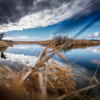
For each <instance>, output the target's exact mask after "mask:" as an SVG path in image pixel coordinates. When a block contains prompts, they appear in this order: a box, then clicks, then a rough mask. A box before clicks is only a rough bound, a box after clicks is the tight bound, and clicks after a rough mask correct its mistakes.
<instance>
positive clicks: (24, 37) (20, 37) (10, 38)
mask: <svg viewBox="0 0 100 100" xmlns="http://www.w3.org/2000/svg"><path fill="white" fill-rule="evenodd" d="M27 38H28V37H27V36H25V35H24V36H19V37H5V38H3V40H19V39H27Z"/></svg>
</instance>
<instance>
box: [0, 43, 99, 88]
mask: <svg viewBox="0 0 100 100" xmlns="http://www.w3.org/2000/svg"><path fill="white" fill-rule="evenodd" d="M44 49H45V47H43V46H41V45H37V44H19V45H14V46H12V47H8V48H7V49H4V50H0V52H1V58H0V65H7V66H8V67H10V68H12V69H13V70H15V69H16V68H17V67H19V66H20V68H22V67H23V66H24V64H25V63H26V62H29V65H31V66H33V67H34V65H35V63H36V61H37V60H38V57H37V55H38V54H39V56H40V55H41V53H42V51H43V50H44ZM61 53H62V55H63V56H64V57H65V58H66V59H67V60H68V61H69V62H70V63H71V65H72V67H74V70H73V72H74V73H77V74H81V75H84V76H89V77H93V75H94V73H95V71H96V69H97V66H98V65H99V63H100V46H93V47H86V48H77V49H70V50H66V51H62V52H61ZM52 59H54V60H56V61H57V62H61V63H62V64H63V63H65V62H64V61H63V60H62V59H61V58H60V57H59V56H58V55H56V56H55V57H53V58H52ZM61 63H60V64H61ZM96 77H97V78H98V79H100V68H98V71H97V74H96ZM76 81H77V82H78V83H81V84H83V85H81V86H80V87H84V86H85V85H86V84H87V83H86V82H85V81H84V80H81V79H79V78H77V79H76Z"/></svg>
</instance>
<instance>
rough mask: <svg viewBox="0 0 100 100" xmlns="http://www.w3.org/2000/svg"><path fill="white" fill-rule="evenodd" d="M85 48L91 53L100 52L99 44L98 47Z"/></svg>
mask: <svg viewBox="0 0 100 100" xmlns="http://www.w3.org/2000/svg"><path fill="white" fill-rule="evenodd" d="M87 50H90V51H92V52H93V53H100V46H98V47H88V48H87Z"/></svg>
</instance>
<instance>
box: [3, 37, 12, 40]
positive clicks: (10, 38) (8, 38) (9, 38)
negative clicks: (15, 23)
mask: <svg viewBox="0 0 100 100" xmlns="http://www.w3.org/2000/svg"><path fill="white" fill-rule="evenodd" d="M13 39H14V38H12V37H5V38H3V40H13Z"/></svg>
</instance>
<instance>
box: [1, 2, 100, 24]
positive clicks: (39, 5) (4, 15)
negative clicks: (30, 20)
mask: <svg viewBox="0 0 100 100" xmlns="http://www.w3.org/2000/svg"><path fill="white" fill-rule="evenodd" d="M75 1H77V2H78V0H0V24H4V23H6V24H7V23H9V22H18V21H19V20H20V19H21V18H22V17H24V16H25V15H28V14H33V13H37V12H39V11H43V10H45V9H50V10H51V9H52V10H53V9H56V8H58V7H60V6H61V5H62V4H69V8H70V7H73V3H74V2H75ZM89 1H90V2H89V4H88V5H87V6H85V11H84V12H83V13H82V14H84V13H87V12H91V11H95V10H100V0H89ZM80 5H84V3H83V2H82V3H80V4H79V6H80ZM80 9H81V8H80ZM66 10H67V9H66ZM51 13H52V12H51Z"/></svg>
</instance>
